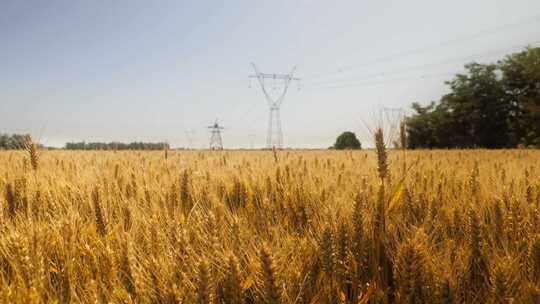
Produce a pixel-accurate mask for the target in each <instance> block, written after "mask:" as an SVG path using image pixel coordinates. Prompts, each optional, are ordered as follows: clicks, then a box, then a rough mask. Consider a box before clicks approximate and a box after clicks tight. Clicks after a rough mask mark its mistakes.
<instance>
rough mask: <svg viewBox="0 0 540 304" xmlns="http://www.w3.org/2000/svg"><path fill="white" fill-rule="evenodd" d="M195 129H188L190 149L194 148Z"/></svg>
mask: <svg viewBox="0 0 540 304" xmlns="http://www.w3.org/2000/svg"><path fill="white" fill-rule="evenodd" d="M194 135H195V130H187V131H186V139H187V142H188V146H187V148H188V149H193V140H194Z"/></svg>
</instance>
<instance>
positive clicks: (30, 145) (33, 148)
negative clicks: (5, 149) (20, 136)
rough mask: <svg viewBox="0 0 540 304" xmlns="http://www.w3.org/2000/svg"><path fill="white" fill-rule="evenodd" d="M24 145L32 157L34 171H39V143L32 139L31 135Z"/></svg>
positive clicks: (29, 156)
mask: <svg viewBox="0 0 540 304" xmlns="http://www.w3.org/2000/svg"><path fill="white" fill-rule="evenodd" d="M23 146H24V149H25V150H26V152H27V153H28V158H29V159H30V164H31V165H32V169H33V170H34V172H35V171H37V169H38V167H39V153H38V145H37V144H36V143H35V142H34V141H33V140H32V137H31V136H27V137H26V139H25V141H24V144H23Z"/></svg>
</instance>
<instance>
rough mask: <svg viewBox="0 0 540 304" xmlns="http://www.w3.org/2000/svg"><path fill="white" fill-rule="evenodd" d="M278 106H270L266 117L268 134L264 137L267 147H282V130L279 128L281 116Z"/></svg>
mask: <svg viewBox="0 0 540 304" xmlns="http://www.w3.org/2000/svg"><path fill="white" fill-rule="evenodd" d="M279 113H280V112H279V106H271V107H270V112H269V114H270V115H269V117H268V135H267V138H266V146H267V148H269V149H272V148H273V147H276V148H278V149H281V148H282V147H283V132H282V130H281V117H280V114H279Z"/></svg>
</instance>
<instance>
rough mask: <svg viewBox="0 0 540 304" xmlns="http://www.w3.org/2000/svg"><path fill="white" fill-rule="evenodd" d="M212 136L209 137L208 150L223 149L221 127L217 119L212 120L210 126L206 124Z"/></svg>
mask: <svg viewBox="0 0 540 304" xmlns="http://www.w3.org/2000/svg"><path fill="white" fill-rule="evenodd" d="M208 129H210V133H211V134H212V136H211V137H210V150H223V142H222V140H221V130H223V127H221V126H220V125H219V123H218V120H217V119H216V121H215V122H214V124H213V125H212V126H208Z"/></svg>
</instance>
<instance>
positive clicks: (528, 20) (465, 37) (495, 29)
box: [308, 14, 540, 79]
mask: <svg viewBox="0 0 540 304" xmlns="http://www.w3.org/2000/svg"><path fill="white" fill-rule="evenodd" d="M537 21H540V14H538V15H534V16H532V17H529V18H526V19H524V20H522V21H518V22H514V23H507V24H503V25H500V26H496V27H493V28H490V29H485V30H481V31H478V32H476V33H473V34H468V35H463V36H460V37H456V38H454V39H450V40H447V41H443V42H439V43H437V44H433V45H428V46H423V47H420V48H416V49H412V50H408V51H402V52H397V53H394V54H390V55H387V56H383V57H379V58H376V59H374V60H372V61H369V62H364V63H358V64H352V65H349V66H348V67H340V68H338V69H337V70H334V71H332V72H326V73H319V74H316V75H313V76H312V77H309V76H308V77H309V78H308V79H316V78H320V77H322V76H331V75H335V74H339V73H343V72H345V71H348V70H351V69H354V68H359V67H366V66H369V65H373V64H377V63H380V62H385V61H389V60H391V59H394V58H398V57H404V56H409V55H414V54H420V53H424V52H426V51H429V50H432V49H436V48H440V47H443V46H448V45H451V44H455V43H460V42H463V41H469V40H474V39H477V38H479V37H482V36H486V35H491V34H493V33H496V32H500V31H503V30H507V29H509V28H513V27H517V26H521V25H523V24H528V23H533V22H537Z"/></svg>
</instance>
